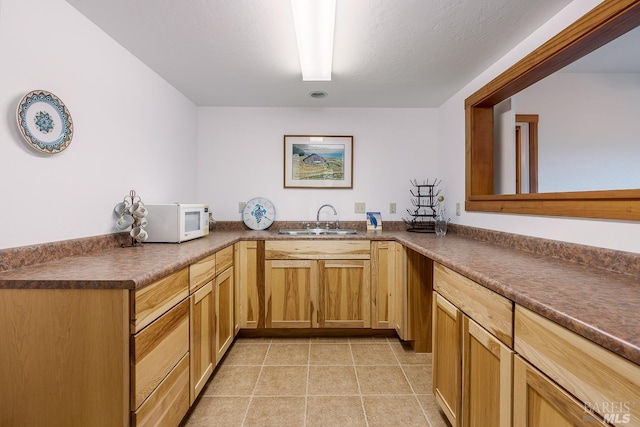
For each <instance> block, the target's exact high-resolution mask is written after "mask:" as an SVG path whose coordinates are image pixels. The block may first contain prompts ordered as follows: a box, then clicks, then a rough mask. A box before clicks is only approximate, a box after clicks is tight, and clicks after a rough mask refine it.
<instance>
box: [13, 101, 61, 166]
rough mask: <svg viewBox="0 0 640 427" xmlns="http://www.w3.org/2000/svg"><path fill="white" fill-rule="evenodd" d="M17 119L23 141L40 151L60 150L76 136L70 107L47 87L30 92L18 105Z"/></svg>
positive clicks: (50, 152) (55, 151) (49, 152)
mask: <svg viewBox="0 0 640 427" xmlns="http://www.w3.org/2000/svg"><path fill="white" fill-rule="evenodd" d="M17 119H18V128H19V129H20V133H21V134H22V136H23V137H24V140H25V141H26V142H27V144H28V145H29V146H30V147H32V148H34V149H36V150H38V151H39V152H41V153H46V154H55V153H59V152H61V151H63V150H64V149H65V148H67V147H68V146H69V144H70V143H71V139H72V138H73V120H71V114H69V110H67V107H66V106H65V105H64V103H63V102H62V100H61V99H60V98H58V97H57V96H55V95H54V94H52V93H51V92H47V91H46V90H33V91H31V92H29V93H27V94H26V95H25V96H24V97H23V98H22V100H21V101H20V104H18V111H17Z"/></svg>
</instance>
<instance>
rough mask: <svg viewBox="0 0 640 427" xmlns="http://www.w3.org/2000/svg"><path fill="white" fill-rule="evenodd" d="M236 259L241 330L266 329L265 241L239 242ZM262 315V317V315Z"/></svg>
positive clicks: (237, 304) (238, 312)
mask: <svg viewBox="0 0 640 427" xmlns="http://www.w3.org/2000/svg"><path fill="white" fill-rule="evenodd" d="M236 245H237V247H238V254H237V258H236V263H235V265H234V266H235V268H236V273H237V274H236V275H235V281H236V289H237V290H236V292H237V294H238V300H237V301H236V307H237V313H236V315H237V317H238V323H239V326H240V328H250V329H255V328H263V327H264V286H263V283H264V269H263V268H259V266H261V265H262V266H263V265H264V261H263V260H264V241H260V242H256V241H242V242H238V243H237V244H236ZM260 313H262V315H260Z"/></svg>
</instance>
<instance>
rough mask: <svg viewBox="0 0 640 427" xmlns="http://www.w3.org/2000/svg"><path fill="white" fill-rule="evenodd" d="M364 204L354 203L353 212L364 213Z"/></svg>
mask: <svg viewBox="0 0 640 427" xmlns="http://www.w3.org/2000/svg"><path fill="white" fill-rule="evenodd" d="M365 209H366V207H365V204H364V203H363V202H356V203H355V205H354V210H353V211H354V212H355V213H364V212H365Z"/></svg>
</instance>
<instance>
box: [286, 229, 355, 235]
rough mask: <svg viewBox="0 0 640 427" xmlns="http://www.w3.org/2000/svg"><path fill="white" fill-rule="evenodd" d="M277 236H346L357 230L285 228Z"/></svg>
mask: <svg viewBox="0 0 640 427" xmlns="http://www.w3.org/2000/svg"><path fill="white" fill-rule="evenodd" d="M278 234H285V235H288V236H347V235H353V234H358V230H355V229H353V228H332V229H328V230H327V229H326V228H285V229H282V230H278Z"/></svg>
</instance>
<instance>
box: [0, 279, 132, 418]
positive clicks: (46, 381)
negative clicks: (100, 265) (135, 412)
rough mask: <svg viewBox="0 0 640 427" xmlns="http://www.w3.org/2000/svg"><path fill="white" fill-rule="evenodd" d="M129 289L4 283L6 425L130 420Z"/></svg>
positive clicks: (0, 313)
mask: <svg viewBox="0 0 640 427" xmlns="http://www.w3.org/2000/svg"><path fill="white" fill-rule="evenodd" d="M129 316H130V313H129V291H128V290H120V289H118V290H115V289H114V290H110V289H92V290H87V289H2V290H0V343H2V344H1V345H2V347H3V350H2V356H1V357H0V425H1V426H7V427H14V426H74V425H77V426H96V427H102V426H104V427H107V426H120V425H128V424H129V419H130V416H131V415H130V409H129V393H130V389H129V334H130V332H129V322H130V317H129Z"/></svg>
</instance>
